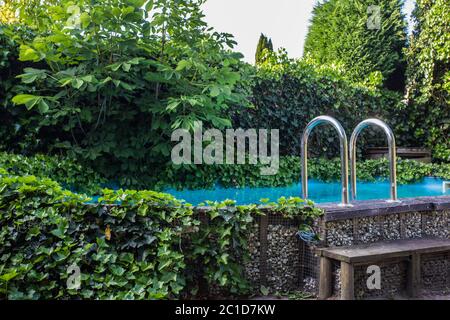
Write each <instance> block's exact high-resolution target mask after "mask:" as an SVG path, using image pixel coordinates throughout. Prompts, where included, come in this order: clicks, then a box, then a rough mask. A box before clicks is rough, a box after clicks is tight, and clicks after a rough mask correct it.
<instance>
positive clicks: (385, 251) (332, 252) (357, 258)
mask: <svg viewBox="0 0 450 320" xmlns="http://www.w3.org/2000/svg"><path fill="white" fill-rule="evenodd" d="M444 251H450V240H448V239H407V240H395V241H391V242H377V243H372V244H366V245H357V246H348V247H337V248H321V249H319V252H320V256H324V257H328V258H331V259H335V260H339V261H344V262H347V263H357V262H363V261H369V260H381V259H388V258H399V257H407V256H410V255H412V254H413V253H421V254H423V253H436V252H444Z"/></svg>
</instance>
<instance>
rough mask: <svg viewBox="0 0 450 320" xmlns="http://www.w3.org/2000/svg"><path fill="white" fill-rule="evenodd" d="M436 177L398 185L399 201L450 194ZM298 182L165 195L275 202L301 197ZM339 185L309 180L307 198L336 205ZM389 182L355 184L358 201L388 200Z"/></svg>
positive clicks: (195, 202) (193, 201) (199, 200)
mask: <svg viewBox="0 0 450 320" xmlns="http://www.w3.org/2000/svg"><path fill="white" fill-rule="evenodd" d="M443 181H444V180H442V179H439V178H432V177H428V178H425V179H423V180H422V181H421V182H417V183H414V184H405V185H398V197H399V198H414V197H426V196H443V195H450V190H447V191H446V192H445V193H444V192H443V190H442V182H443ZM301 190H302V187H301V183H297V184H294V185H291V186H288V187H279V188H227V189H225V188H221V187H216V188H215V189H213V190H182V191H178V190H174V189H167V190H165V192H166V193H169V194H171V195H173V196H175V197H176V198H178V199H183V200H186V201H187V202H188V203H191V204H193V205H198V204H200V203H203V202H204V201H205V200H211V201H223V200H226V199H232V200H235V201H236V203H237V204H239V205H241V204H242V205H243V204H252V203H256V204H259V203H260V199H263V198H267V199H270V201H273V202H276V201H277V200H278V199H279V198H281V197H301ZM340 192H341V183H340V182H330V183H328V182H321V181H317V180H310V181H309V198H310V199H311V200H313V201H314V202H316V203H325V202H340V201H341V194H340ZM388 198H389V181H377V182H358V200H370V199H388Z"/></svg>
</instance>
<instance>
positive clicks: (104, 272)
mask: <svg viewBox="0 0 450 320" xmlns="http://www.w3.org/2000/svg"><path fill="white" fill-rule="evenodd" d="M87 200H88V199H87V198H85V197H84V196H80V195H75V194H73V193H71V192H69V191H65V190H63V189H62V188H61V186H60V185H58V184H57V183H56V182H53V181H51V180H48V179H40V178H36V177H33V176H22V177H18V176H9V175H7V174H6V171H5V170H3V169H1V170H0V299H174V298H180V297H185V298H186V297H198V296H201V295H202V294H203V295H204V294H206V293H207V292H208V291H202V290H199V289H200V288H204V287H205V286H206V287H207V288H219V289H220V290H221V292H223V294H234V295H235V296H236V295H240V294H245V293H247V292H248V289H249V286H248V283H247V281H246V279H245V278H244V276H243V275H244V273H243V265H244V262H245V261H246V259H247V258H248V253H247V247H248V246H247V237H246V235H247V233H248V232H249V225H250V224H251V223H253V217H254V215H257V214H261V212H260V211H259V209H258V208H257V207H256V206H255V205H253V206H234V205H233V202H232V201H227V202H224V203H220V204H219V203H210V205H211V210H210V211H208V212H207V213H206V217H205V218H207V219H208V221H209V223H208V224H206V225H204V224H203V225H201V227H200V223H201V222H200V221H201V219H200V217H199V216H198V215H197V214H195V212H194V210H193V208H192V207H191V206H190V205H188V204H185V203H183V202H180V201H178V200H176V199H175V198H173V197H172V196H169V195H166V194H161V193H156V192H153V191H126V192H124V191H117V192H113V191H110V190H105V191H104V193H103V195H102V198H101V199H100V203H98V204H96V205H86V204H85V202H86V201H87ZM306 205H307V206H305V203H304V202H303V200H301V199H296V198H292V199H281V202H280V204H279V205H278V206H277V207H275V209H274V210H275V211H278V212H280V214H283V213H284V214H285V215H286V216H288V217H293V216H296V217H299V218H301V219H303V220H305V221H311V220H312V219H314V217H317V216H319V215H321V214H322V211H321V210H319V209H316V208H314V207H313V206H312V203H310V202H308V203H306ZM72 266H75V268H76V267H79V270H80V276H81V277H80V288H79V289H78V290H77V289H76V288H73V287H68V284H70V283H71V281H72V277H73V275H74V274H73V273H72V272H73V270H75V269H72V270H71V269H69V268H70V267H72Z"/></svg>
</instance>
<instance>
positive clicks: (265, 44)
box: [255, 33, 273, 65]
mask: <svg viewBox="0 0 450 320" xmlns="http://www.w3.org/2000/svg"><path fill="white" fill-rule="evenodd" d="M264 50H268V51H273V44H272V39H270V38H267V37H266V36H265V35H264V34H262V33H261V35H260V36H259V41H258V45H257V47H256V54H255V63H256V64H257V65H259V64H261V63H263V62H264V61H265V51H264Z"/></svg>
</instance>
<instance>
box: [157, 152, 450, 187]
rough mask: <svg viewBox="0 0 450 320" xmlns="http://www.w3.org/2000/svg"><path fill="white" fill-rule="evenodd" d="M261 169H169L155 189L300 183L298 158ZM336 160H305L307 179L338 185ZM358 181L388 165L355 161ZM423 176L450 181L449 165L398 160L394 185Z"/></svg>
mask: <svg viewBox="0 0 450 320" xmlns="http://www.w3.org/2000/svg"><path fill="white" fill-rule="evenodd" d="M260 166H261V165H259V164H258V165H256V166H255V165H249V164H245V165H220V166H193V165H192V166H184V167H178V166H177V167H171V168H169V169H167V170H166V171H165V172H163V173H162V174H161V176H160V182H159V183H158V184H157V185H156V187H157V188H158V189H163V188H164V187H167V186H169V185H170V186H172V187H174V188H176V189H184V188H189V189H212V188H214V187H215V186H216V184H218V185H220V186H222V187H225V188H233V187H283V186H289V185H291V184H294V183H297V182H299V181H300V175H301V172H300V168H301V162H300V157H294V156H291V157H281V158H280V167H279V171H278V173H277V174H276V175H273V176H262V175H260V171H259V167H260ZM340 166H341V164H340V160H339V159H332V160H328V159H324V158H311V159H309V160H308V170H309V172H308V176H309V178H310V179H317V180H321V181H326V182H328V181H338V180H340V178H341V169H340V168H341V167H340ZM356 166H357V171H358V179H359V180H361V181H375V180H377V179H380V178H381V179H388V178H389V161H388V160H387V159H379V160H365V161H362V160H359V161H357V163H356ZM427 176H435V177H441V178H444V179H450V164H448V163H447V164H445V163H444V164H430V163H421V162H417V161H413V160H402V159H398V162H397V181H398V183H400V184H406V183H414V182H417V181H420V180H422V179H423V178H425V177H427Z"/></svg>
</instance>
